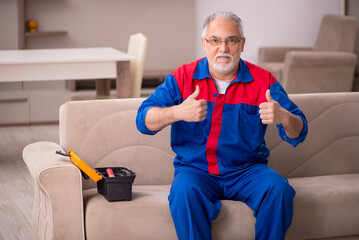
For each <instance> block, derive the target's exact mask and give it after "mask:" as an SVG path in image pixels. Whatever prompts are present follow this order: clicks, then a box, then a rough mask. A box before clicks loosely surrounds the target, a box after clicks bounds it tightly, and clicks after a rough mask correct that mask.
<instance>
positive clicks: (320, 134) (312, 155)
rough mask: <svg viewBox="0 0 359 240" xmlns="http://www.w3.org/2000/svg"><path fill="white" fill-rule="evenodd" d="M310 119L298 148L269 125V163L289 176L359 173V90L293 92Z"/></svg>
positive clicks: (267, 137)
mask: <svg viewBox="0 0 359 240" xmlns="http://www.w3.org/2000/svg"><path fill="white" fill-rule="evenodd" d="M289 96H290V98H291V99H292V100H293V101H294V102H295V103H296V104H297V105H298V106H299V107H300V108H301V110H302V111H303V112H304V114H305V115H306V118H307V121H308V123H309V132H308V135H307V138H306V140H305V141H304V142H303V143H301V144H299V145H298V146H297V147H296V148H293V147H292V146H291V145H289V144H287V143H285V142H283V141H281V139H280V138H279V137H278V131H277V128H276V127H273V126H269V127H268V131H267V134H266V143H267V146H268V147H269V148H270V149H271V155H270V157H269V166H271V167H273V168H274V169H275V170H276V171H278V172H279V173H281V174H283V175H284V176H286V177H306V176H321V175H328V174H345V173H359V159H358V158H359V93H358V92H347V93H312V94H291V95H289Z"/></svg>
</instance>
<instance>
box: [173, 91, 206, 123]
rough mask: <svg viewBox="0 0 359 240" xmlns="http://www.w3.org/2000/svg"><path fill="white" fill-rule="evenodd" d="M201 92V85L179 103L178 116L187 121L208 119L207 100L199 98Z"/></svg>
mask: <svg viewBox="0 0 359 240" xmlns="http://www.w3.org/2000/svg"><path fill="white" fill-rule="evenodd" d="M199 93H200V88H199V86H196V90H195V91H194V92H193V93H192V94H191V95H190V96H188V98H187V99H186V100H185V101H184V102H183V103H181V104H180V105H178V107H177V109H176V110H175V111H176V114H177V117H178V118H179V119H180V120H183V121H186V122H200V121H203V120H204V119H206V115H207V101H206V100H203V99H201V100H197V97H198V95H199Z"/></svg>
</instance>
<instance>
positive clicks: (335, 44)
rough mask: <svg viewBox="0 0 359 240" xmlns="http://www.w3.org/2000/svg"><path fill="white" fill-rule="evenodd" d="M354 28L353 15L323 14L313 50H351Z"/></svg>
mask: <svg viewBox="0 0 359 240" xmlns="http://www.w3.org/2000/svg"><path fill="white" fill-rule="evenodd" d="M356 30H357V19H356V18H355V17H352V16H341V15H331V14H328V15H325V16H324V17H323V19H322V22H321V25H320V28H319V33H318V36H317V40H316V42H315V45H314V47H313V50H314V51H344V52H353V51H354V45H355V37H356Z"/></svg>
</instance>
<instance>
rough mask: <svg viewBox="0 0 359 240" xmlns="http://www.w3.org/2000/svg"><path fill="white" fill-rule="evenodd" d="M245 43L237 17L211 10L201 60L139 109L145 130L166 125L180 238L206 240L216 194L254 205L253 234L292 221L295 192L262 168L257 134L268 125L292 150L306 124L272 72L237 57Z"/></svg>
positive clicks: (271, 232)
mask: <svg viewBox="0 0 359 240" xmlns="http://www.w3.org/2000/svg"><path fill="white" fill-rule="evenodd" d="M245 42H246V39H245V37H244V35H243V27H242V23H241V20H240V18H238V17H237V16H236V15H235V14H233V13H230V12H217V13H214V14H212V15H211V16H209V17H208V18H207V19H206V21H205V23H204V27H203V33H202V45H203V50H204V52H205V53H206V56H207V57H206V58H202V59H199V60H197V61H195V62H192V63H189V64H186V65H183V66H181V67H180V68H178V69H176V70H175V71H173V72H172V73H171V74H169V75H168V76H167V77H166V80H165V82H164V83H163V84H162V85H161V86H159V87H158V88H157V89H156V91H155V93H154V94H153V95H151V96H150V97H149V98H148V99H146V100H145V101H144V102H143V104H142V105H141V107H140V108H139V110H138V114H137V118H136V123H137V127H138V130H139V131H140V132H142V133H144V134H155V133H156V132H158V131H160V130H161V129H162V128H164V127H166V126H168V125H172V131H171V146H172V149H173V151H174V152H175V153H176V157H175V159H174V167H175V176H174V180H173V183H172V187H171V192H170V195H169V197H168V199H169V206H170V210H171V214H172V218H173V221H174V225H175V227H176V232H177V236H178V238H179V239H185V240H188V239H204V240H208V239H211V238H212V237H211V227H212V220H213V219H215V218H216V217H217V215H218V213H219V211H220V208H221V202H220V200H221V199H231V200H236V201H242V202H245V203H246V204H247V205H248V206H249V207H250V208H252V209H253V211H254V216H255V217H256V225H255V229H256V239H266V240H268V239H273V240H278V239H284V236H285V233H286V231H287V229H288V227H289V226H290V224H291V221H292V216H293V198H294V195H295V191H294V189H293V188H292V187H291V186H290V185H289V184H288V181H287V180H286V179H285V178H284V177H282V176H281V175H279V174H278V173H277V172H275V171H274V170H272V169H271V168H269V167H268V166H267V162H268V160H267V158H268V156H269V149H268V148H267V147H266V145H265V141H264V135H265V132H266V128H267V124H275V125H276V126H277V127H278V130H279V131H278V132H279V135H280V137H281V138H282V139H283V140H284V141H286V142H288V143H290V144H291V145H293V146H294V147H295V146H296V145H297V144H299V143H300V142H302V141H303V140H304V139H305V137H306V134H307V131H308V127H307V122H306V119H305V116H304V115H303V113H302V112H301V110H300V109H299V108H298V107H297V106H296V105H295V104H294V103H293V102H292V101H291V100H290V99H289V98H288V96H287V94H286V93H285V91H284V89H283V88H282V87H281V85H280V84H279V82H278V81H277V80H276V79H275V78H274V77H273V75H272V74H270V73H269V72H268V71H266V70H263V69H261V68H259V67H257V66H255V65H253V64H251V63H249V62H246V61H243V60H242V59H241V58H240V56H241V52H243V49H244V45H245ZM288 161H290V159H288Z"/></svg>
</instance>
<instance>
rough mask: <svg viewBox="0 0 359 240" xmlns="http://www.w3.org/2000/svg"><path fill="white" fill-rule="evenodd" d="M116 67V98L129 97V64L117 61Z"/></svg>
mask: <svg viewBox="0 0 359 240" xmlns="http://www.w3.org/2000/svg"><path fill="white" fill-rule="evenodd" d="M116 65H117V77H116V93H117V98H129V97H131V79H130V62H129V61H119V62H117V63H116Z"/></svg>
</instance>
